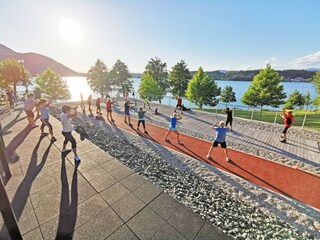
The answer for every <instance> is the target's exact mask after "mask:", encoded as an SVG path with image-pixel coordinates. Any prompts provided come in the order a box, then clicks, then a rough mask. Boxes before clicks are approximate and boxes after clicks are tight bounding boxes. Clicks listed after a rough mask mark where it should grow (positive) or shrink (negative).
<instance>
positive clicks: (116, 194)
mask: <svg viewBox="0 0 320 240" xmlns="http://www.w3.org/2000/svg"><path fill="white" fill-rule="evenodd" d="M129 193H130V191H129V190H128V189H127V188H126V187H125V186H123V185H122V184H121V183H116V184H114V185H112V186H111V187H109V188H107V189H105V190H103V191H102V192H100V196H101V197H102V198H103V199H104V200H105V201H106V202H107V203H108V204H109V205H113V204H114V203H116V202H118V201H119V200H120V199H122V198H123V197H124V196H126V195H127V194H129Z"/></svg>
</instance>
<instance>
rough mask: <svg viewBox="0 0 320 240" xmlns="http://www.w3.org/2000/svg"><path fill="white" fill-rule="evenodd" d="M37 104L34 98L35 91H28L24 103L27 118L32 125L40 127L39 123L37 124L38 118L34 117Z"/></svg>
mask: <svg viewBox="0 0 320 240" xmlns="http://www.w3.org/2000/svg"><path fill="white" fill-rule="evenodd" d="M36 104H37V101H36V100H34V94H33V93H28V94H27V99H26V101H25V103H24V106H23V110H24V111H25V112H26V114H27V119H28V121H29V125H30V126H31V127H38V125H36V124H35V121H36V119H37V118H36V119H35V118H34V113H33V109H34V108H35V106H36Z"/></svg>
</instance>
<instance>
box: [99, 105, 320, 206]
mask: <svg viewBox="0 0 320 240" xmlns="http://www.w3.org/2000/svg"><path fill="white" fill-rule="evenodd" d="M103 113H104V115H106V112H105V110H103ZM113 116H114V119H115V120H116V122H115V124H116V126H117V127H119V128H122V129H125V130H127V131H129V132H131V133H134V134H138V135H140V136H142V137H145V138H148V139H150V140H152V141H155V142H157V143H159V144H161V145H163V146H166V147H168V148H170V149H173V150H175V151H178V152H180V153H183V154H186V155H188V156H191V157H193V158H195V159H198V160H200V161H204V162H206V163H208V164H210V165H212V166H215V167H217V168H219V169H222V170H224V171H227V172H230V173H232V174H235V175H237V176H240V177H242V178H244V179H247V180H249V181H251V182H253V183H255V184H258V185H260V186H262V187H265V188H268V189H270V190H272V191H275V192H278V193H280V194H283V195H285V196H287V197H290V198H294V199H296V200H299V201H301V202H303V203H305V204H308V205H310V206H313V207H315V208H318V209H320V192H319V191H318V190H319V189H320V177H319V176H317V175H313V174H310V173H307V172H304V171H299V170H296V169H294V168H292V167H288V166H285V165H282V164H278V163H275V162H273V161H269V160H266V159H263V158H259V157H256V156H253V155H250V154H246V153H244V152H240V151H237V150H233V149H229V157H230V158H231V161H230V162H226V161H225V156H224V153H223V151H222V149H221V148H220V147H219V148H217V149H214V151H213V153H212V154H213V159H210V160H208V159H207V158H206V154H207V153H208V149H209V148H210V146H211V142H208V141H204V140H201V139H198V138H194V137H191V136H188V135H185V134H180V140H181V141H182V142H183V144H182V145H180V144H177V143H176V136H175V134H171V136H169V139H170V140H171V141H170V143H168V142H165V141H164V136H165V134H166V132H167V129H165V128H162V127H159V126H156V125H153V124H148V123H147V131H148V134H143V133H142V132H141V131H142V130H143V128H142V126H140V129H141V131H137V130H136V126H137V121H136V120H135V119H132V120H131V121H132V123H133V124H134V127H129V126H128V125H127V124H125V123H124V121H123V120H124V116H123V115H120V114H116V113H113ZM185 121H188V120H185ZM208 131H209V130H208ZM210 132H212V133H213V130H212V129H210Z"/></svg>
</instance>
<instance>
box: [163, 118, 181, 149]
mask: <svg viewBox="0 0 320 240" xmlns="http://www.w3.org/2000/svg"><path fill="white" fill-rule="evenodd" d="M181 119H182V117H180V116H179V115H178V114H177V113H174V114H172V116H171V117H170V126H169V131H168V132H167V134H166V137H165V139H164V140H165V141H166V142H169V141H170V140H168V136H169V134H170V132H174V133H175V134H176V135H177V143H178V144H182V142H181V141H180V139H179V132H178V131H177V121H178V120H181Z"/></svg>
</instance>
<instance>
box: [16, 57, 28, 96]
mask: <svg viewBox="0 0 320 240" xmlns="http://www.w3.org/2000/svg"><path fill="white" fill-rule="evenodd" d="M18 62H19V63H20V64H21V69H22V74H23V75H22V78H23V79H22V80H23V82H25V86H26V90H27V91H28V83H27V82H26V72H25V69H24V64H23V63H24V60H23V59H20V60H18Z"/></svg>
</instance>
